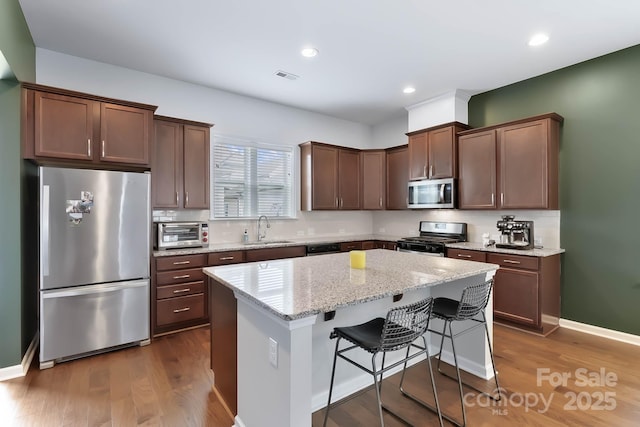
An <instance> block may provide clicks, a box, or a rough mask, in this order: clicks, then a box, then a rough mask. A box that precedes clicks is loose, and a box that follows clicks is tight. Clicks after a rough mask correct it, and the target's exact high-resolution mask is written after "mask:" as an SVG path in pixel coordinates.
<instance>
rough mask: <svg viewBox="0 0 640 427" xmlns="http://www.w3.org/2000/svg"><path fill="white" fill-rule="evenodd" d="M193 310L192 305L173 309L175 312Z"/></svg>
mask: <svg viewBox="0 0 640 427" xmlns="http://www.w3.org/2000/svg"><path fill="white" fill-rule="evenodd" d="M189 310H191V307H185V308H177V309H175V310H173V312H174V313H182V312H183V311H189Z"/></svg>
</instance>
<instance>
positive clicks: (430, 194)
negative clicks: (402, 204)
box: [408, 178, 456, 209]
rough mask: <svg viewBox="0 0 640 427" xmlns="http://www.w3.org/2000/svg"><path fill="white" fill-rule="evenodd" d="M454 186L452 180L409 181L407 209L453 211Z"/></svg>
mask: <svg viewBox="0 0 640 427" xmlns="http://www.w3.org/2000/svg"><path fill="white" fill-rule="evenodd" d="M455 184H456V182H455V180H454V179H453V178H445V179H423V180H421V181H409V197H408V207H409V208H411V209H453V208H455V200H456V193H455V189H456V187H455Z"/></svg>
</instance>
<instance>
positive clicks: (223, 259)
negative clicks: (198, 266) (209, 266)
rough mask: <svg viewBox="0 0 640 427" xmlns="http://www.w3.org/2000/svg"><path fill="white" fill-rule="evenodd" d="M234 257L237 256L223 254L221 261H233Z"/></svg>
mask: <svg viewBox="0 0 640 427" xmlns="http://www.w3.org/2000/svg"><path fill="white" fill-rule="evenodd" d="M234 258H235V257H234V256H223V257H220V258H219V259H220V261H231V260H232V259H234Z"/></svg>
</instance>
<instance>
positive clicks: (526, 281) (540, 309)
mask: <svg viewBox="0 0 640 427" xmlns="http://www.w3.org/2000/svg"><path fill="white" fill-rule="evenodd" d="M447 257H449V258H457V259H464V260H468V261H478V262H488V263H491V264H498V265H499V266H500V268H499V269H498V271H497V272H496V275H495V277H494V283H493V318H494V320H495V321H496V322H497V323H503V324H507V325H509V326H515V327H519V328H522V329H526V330H528V331H532V332H536V333H540V334H542V335H545V336H546V335H548V334H550V333H551V332H553V331H555V330H556V329H557V328H558V324H559V320H560V255H559V254H558V255H552V256H548V257H535V256H527V255H512V254H502V253H496V252H483V251H474V250H467V249H447Z"/></svg>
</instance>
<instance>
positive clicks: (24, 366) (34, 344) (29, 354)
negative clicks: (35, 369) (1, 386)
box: [0, 332, 40, 381]
mask: <svg viewBox="0 0 640 427" xmlns="http://www.w3.org/2000/svg"><path fill="white" fill-rule="evenodd" d="M39 338H40V334H39V333H38V332H36V334H35V336H34V337H33V339H32V340H31V343H30V344H29V347H28V348H27V351H26V352H25V353H24V356H23V357H22V362H21V363H20V364H19V365H14V366H7V367H6V368H1V369H0V381H6V380H10V379H13V378H18V377H24V376H25V375H27V372H29V366H31V361H32V360H33V356H35V354H36V349H37V348H38V342H39Z"/></svg>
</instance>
